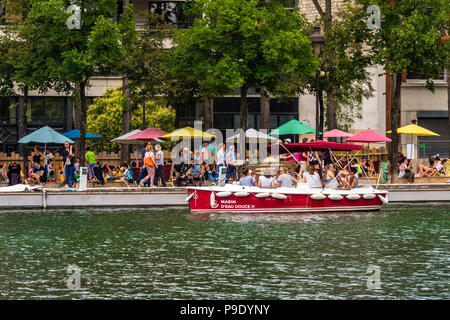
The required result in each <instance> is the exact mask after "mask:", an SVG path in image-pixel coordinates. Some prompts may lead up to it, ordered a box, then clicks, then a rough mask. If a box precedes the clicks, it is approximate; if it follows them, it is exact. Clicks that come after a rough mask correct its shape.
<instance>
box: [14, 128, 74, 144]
mask: <svg viewBox="0 0 450 320" xmlns="http://www.w3.org/2000/svg"><path fill="white" fill-rule="evenodd" d="M66 141H67V142H69V143H75V142H74V141H73V140H71V139H69V138H67V137H65V136H63V135H62V134H60V133H58V132H56V131H55V130H53V129H52V128H50V127H48V126H45V127H42V128H40V129H38V130H36V131H34V132H32V133H30V134H29V135H26V136H25V137H23V138H22V139H20V140H19V143H31V142H34V143H45V144H47V143H59V144H63V143H64V142H66Z"/></svg>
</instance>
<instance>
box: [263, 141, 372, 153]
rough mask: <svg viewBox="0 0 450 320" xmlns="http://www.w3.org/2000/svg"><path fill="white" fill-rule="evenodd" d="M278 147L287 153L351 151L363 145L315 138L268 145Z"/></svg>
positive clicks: (359, 148)
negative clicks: (306, 140) (282, 145)
mask: <svg viewBox="0 0 450 320" xmlns="http://www.w3.org/2000/svg"><path fill="white" fill-rule="evenodd" d="M276 147H278V148H279V153H280V154H283V153H287V152H288V151H286V149H287V150H289V152H302V151H327V150H332V151H352V150H361V149H362V148H363V146H360V145H356V144H346V143H337V142H328V141H322V140H317V141H313V142H306V143H285V144H284V147H285V148H283V147H280V145H279V144H272V145H269V146H268V149H269V150H272V148H276Z"/></svg>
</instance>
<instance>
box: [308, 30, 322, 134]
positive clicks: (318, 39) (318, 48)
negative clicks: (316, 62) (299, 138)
mask: <svg viewBox="0 0 450 320" xmlns="http://www.w3.org/2000/svg"><path fill="white" fill-rule="evenodd" d="M309 40H311V44H312V47H313V50H314V54H315V55H316V56H317V58H319V57H320V54H321V53H322V48H323V45H324V44H325V38H324V37H323V35H322V34H321V33H320V26H315V27H314V33H313V34H312V35H310V36H309ZM319 75H320V68H319V70H317V71H316V140H319V136H320V134H319V131H320V130H319V129H320V128H319V126H320V124H319V123H320V110H319V109H320V101H319V92H320V83H319Z"/></svg>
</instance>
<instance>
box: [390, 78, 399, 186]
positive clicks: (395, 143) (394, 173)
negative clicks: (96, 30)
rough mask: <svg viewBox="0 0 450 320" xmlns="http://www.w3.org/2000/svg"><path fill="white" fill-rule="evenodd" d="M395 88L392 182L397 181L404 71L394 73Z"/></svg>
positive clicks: (392, 104) (391, 144)
mask: <svg viewBox="0 0 450 320" xmlns="http://www.w3.org/2000/svg"><path fill="white" fill-rule="evenodd" d="M392 82H393V83H392V84H393V87H394V90H392V91H391V114H390V118H391V132H392V133H391V139H392V142H391V143H390V145H389V162H390V164H391V183H395V182H397V173H398V167H397V160H398V134H397V129H398V122H399V119H400V110H401V106H400V94H401V88H402V73H401V72H400V73H397V74H395V75H394V74H393V75H392Z"/></svg>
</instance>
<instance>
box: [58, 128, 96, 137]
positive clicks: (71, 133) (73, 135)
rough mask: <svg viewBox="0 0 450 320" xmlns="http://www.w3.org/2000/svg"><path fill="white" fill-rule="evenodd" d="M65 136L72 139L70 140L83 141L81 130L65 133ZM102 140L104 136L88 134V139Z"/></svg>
mask: <svg viewBox="0 0 450 320" xmlns="http://www.w3.org/2000/svg"><path fill="white" fill-rule="evenodd" d="M63 136H65V137H67V138H70V139H81V134H80V130H78V129H74V130H71V131H67V132H64V133H63ZM101 138H102V136H98V135H96V134H91V133H87V132H86V139H101Z"/></svg>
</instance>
